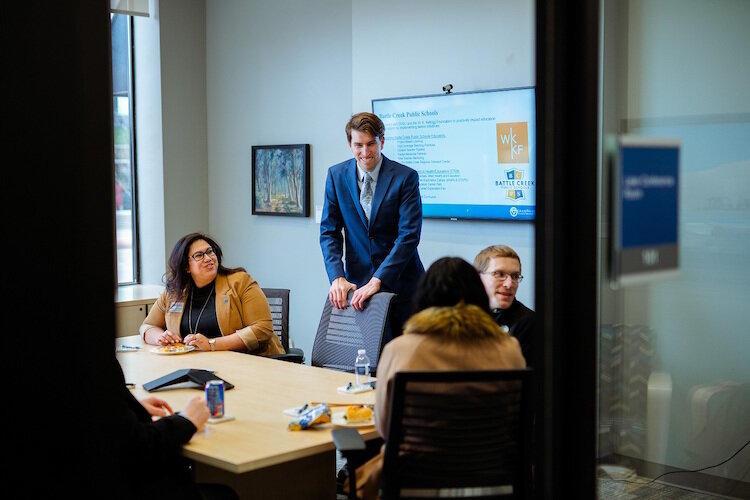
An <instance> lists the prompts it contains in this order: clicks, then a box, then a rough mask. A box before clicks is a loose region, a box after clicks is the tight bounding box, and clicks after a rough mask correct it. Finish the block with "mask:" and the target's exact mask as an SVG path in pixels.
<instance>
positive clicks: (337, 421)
mask: <svg viewBox="0 0 750 500" xmlns="http://www.w3.org/2000/svg"><path fill="white" fill-rule="evenodd" d="M344 415H346V412H336V413H334V414H333V415H331V423H332V424H333V425H336V426H338V427H372V426H373V425H375V420H373V419H372V418H370V420H365V421H363V422H349V421H348V420H346V419H345V418H344Z"/></svg>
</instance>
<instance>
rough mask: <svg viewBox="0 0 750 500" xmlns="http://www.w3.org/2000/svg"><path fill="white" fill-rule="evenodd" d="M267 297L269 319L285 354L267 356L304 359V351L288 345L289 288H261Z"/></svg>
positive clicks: (284, 359)
mask: <svg viewBox="0 0 750 500" xmlns="http://www.w3.org/2000/svg"><path fill="white" fill-rule="evenodd" d="M261 290H263V293H264V294H265V296H266V299H268V305H269V307H270V308H271V319H273V331H274V333H276V335H278V337H279V340H280V341H281V345H282V346H283V347H284V351H285V352H286V354H274V355H272V356H269V357H271V358H273V359H281V360H283V361H290V362H292V363H302V362H304V361H305V352H304V351H303V350H302V349H298V348H296V347H291V348H290V347H289V289H288V288H261Z"/></svg>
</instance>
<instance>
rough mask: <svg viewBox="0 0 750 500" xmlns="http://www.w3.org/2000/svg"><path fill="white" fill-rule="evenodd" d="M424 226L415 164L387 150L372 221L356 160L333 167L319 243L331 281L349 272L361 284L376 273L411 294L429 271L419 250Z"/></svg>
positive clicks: (390, 287)
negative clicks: (364, 204) (361, 193)
mask: <svg viewBox="0 0 750 500" xmlns="http://www.w3.org/2000/svg"><path fill="white" fill-rule="evenodd" d="M342 230H343V234H342ZM421 232H422V199H421V197H420V195H419V175H418V174H417V172H416V171H415V170H413V169H411V168H409V167H407V166H406V165H402V164H400V163H398V162H395V161H391V160H389V159H388V158H386V157H385V156H383V163H382V164H381V166H380V173H379V174H378V180H377V184H376V185H375V193H374V194H373V198H372V209H371V214H370V224H369V225H368V223H367V219H366V218H365V212H364V210H362V206H361V205H360V203H359V188H358V187H357V164H356V160H355V159H354V158H352V159H350V160H347V161H345V162H342V163H339V164H337V165H334V166H332V167H331V168H329V169H328V178H327V179H326V190H325V203H324V205H323V216H322V219H321V222H320V246H321V249H322V250H323V260H324V261H325V266H326V272H327V273H328V279H329V280H330V281H331V282H333V280H335V279H336V278H340V277H341V276H345V277H346V279H347V281H349V282H351V283H354V284H355V285H357V288H359V287H361V286H363V285H365V284H367V282H368V281H370V278H372V277H373V276H375V277H377V278H379V279H380V280H381V282H382V284H381V290H383V291H389V292H394V293H396V294H402V293H403V294H406V295H410V294H411V292H412V291H413V290H414V289H415V288H416V285H417V281H418V280H419V277H420V276H421V275H422V273H424V266H423V265H422V261H421V260H420V259H419V254H418V253H417V245H419V238H420V235H421ZM344 248H345V249H346V267H344V262H343V257H344Z"/></svg>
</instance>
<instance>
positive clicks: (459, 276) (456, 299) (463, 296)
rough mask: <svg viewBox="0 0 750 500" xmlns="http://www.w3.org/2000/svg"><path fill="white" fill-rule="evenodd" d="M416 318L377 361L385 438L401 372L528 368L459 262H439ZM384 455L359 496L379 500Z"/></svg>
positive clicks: (367, 472) (361, 473) (418, 301)
mask: <svg viewBox="0 0 750 500" xmlns="http://www.w3.org/2000/svg"><path fill="white" fill-rule="evenodd" d="M413 304H414V306H413V307H414V311H415V314H414V315H413V316H411V318H409V320H408V321H407V322H406V325H405V326H404V332H403V335H401V336H400V337H398V338H396V339H394V340H392V341H391V342H390V343H388V344H387V345H386V346H385V347H384V348H383V352H382V354H381V355H380V360H379V361H378V383H377V386H376V388H375V412H374V415H375V426H376V429H377V431H378V434H380V436H381V437H385V435H386V431H387V425H388V415H389V413H390V390H391V388H390V384H391V382H392V380H393V378H394V377H395V375H396V373H397V372H400V371H422V370H499V369H506V368H507V369H517V368H525V367H526V361H525V360H524V358H523V355H522V354H521V347H520V345H519V343H518V340H517V339H516V338H515V337H512V336H511V335H509V334H508V333H506V332H505V331H504V330H503V329H502V328H500V326H498V325H497V323H495V321H494V320H493V318H492V316H490V314H489V307H488V306H489V303H488V297H487V294H486V292H485V290H484V286H483V285H482V281H481V280H480V279H479V275H478V274H477V272H476V271H475V270H474V268H473V267H472V266H471V264H469V263H468V262H466V261H465V260H464V259H462V258H460V257H443V258H441V259H438V260H436V261H435V262H434V263H433V264H432V265H431V266H430V268H429V269H428V270H427V272H426V273H425V274H424V275H423V276H422V278H421V279H420V281H419V285H418V287H417V291H416V295H415V296H414V302H413ZM381 470H382V452H381V455H379V456H376V457H374V458H373V459H371V460H370V461H368V462H366V463H365V464H364V465H362V466H361V467H360V468H359V469H358V470H357V488H358V490H360V488H361V490H360V491H358V493H360V492H361V493H362V495H363V496H364V498H377V492H378V488H379V483H380V472H381Z"/></svg>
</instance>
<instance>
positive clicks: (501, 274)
mask: <svg viewBox="0 0 750 500" xmlns="http://www.w3.org/2000/svg"><path fill="white" fill-rule="evenodd" d="M482 274H489V275H491V276H492V277H493V278H495V279H496V280H497V281H500V282H501V283H504V282H505V280H506V279H508V278H510V280H511V281H512V282H513V283H520V282H522V281H523V275H522V274H521V273H512V274H508V273H506V272H505V271H492V272H491V273H485V272H483V273H482Z"/></svg>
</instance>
